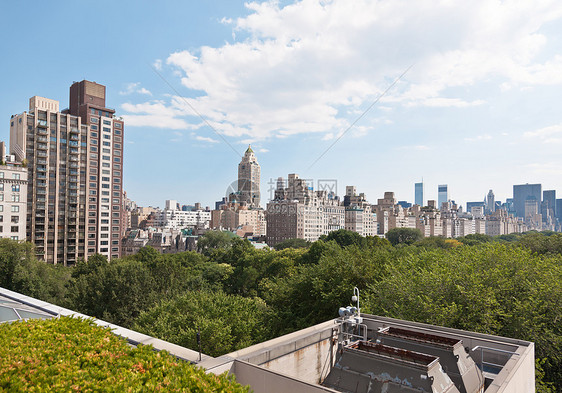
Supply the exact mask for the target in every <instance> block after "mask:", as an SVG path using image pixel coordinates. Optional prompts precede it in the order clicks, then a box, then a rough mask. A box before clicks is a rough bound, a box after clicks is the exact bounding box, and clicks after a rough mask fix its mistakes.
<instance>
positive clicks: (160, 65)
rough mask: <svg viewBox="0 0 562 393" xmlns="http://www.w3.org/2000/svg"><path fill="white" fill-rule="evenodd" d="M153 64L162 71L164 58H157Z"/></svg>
mask: <svg viewBox="0 0 562 393" xmlns="http://www.w3.org/2000/svg"><path fill="white" fill-rule="evenodd" d="M152 66H153V67H154V68H156V70H158V71H161V70H162V60H161V59H156V60H155V61H154V63H152Z"/></svg>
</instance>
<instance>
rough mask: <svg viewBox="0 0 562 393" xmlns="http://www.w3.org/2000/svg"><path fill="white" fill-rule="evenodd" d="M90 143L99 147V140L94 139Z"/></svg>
mask: <svg viewBox="0 0 562 393" xmlns="http://www.w3.org/2000/svg"><path fill="white" fill-rule="evenodd" d="M90 143H91V144H92V145H97V144H98V140H97V139H92V140H91V141H90Z"/></svg>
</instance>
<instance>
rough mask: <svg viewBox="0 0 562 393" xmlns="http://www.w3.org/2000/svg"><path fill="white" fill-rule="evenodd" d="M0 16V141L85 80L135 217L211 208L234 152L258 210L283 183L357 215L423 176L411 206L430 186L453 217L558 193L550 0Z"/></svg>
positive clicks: (51, 5)
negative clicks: (257, 177)
mask: <svg viewBox="0 0 562 393" xmlns="http://www.w3.org/2000/svg"><path fill="white" fill-rule="evenodd" d="M0 13H1V14H2V15H3V16H4V18H3V23H2V24H1V25H0V37H2V38H1V39H0V51H1V53H3V56H2V57H3V61H2V62H0V71H1V72H0V78H1V84H0V86H2V88H1V89H0V117H2V118H4V119H5V123H4V125H5V126H4V127H3V128H2V129H1V130H2V131H1V132H0V139H2V140H5V141H8V140H9V127H8V125H9V123H8V121H9V118H10V115H12V114H15V113H21V112H23V111H24V110H26V109H27V105H28V99H29V98H30V97H31V96H33V95H40V96H44V97H48V98H53V99H57V100H59V101H60V102H61V107H66V106H67V105H68V89H69V87H70V85H71V84H72V82H73V81H79V80H82V79H88V80H93V81H96V82H98V83H102V84H104V85H106V86H107V105H108V106H110V107H113V108H115V109H116V110H117V114H118V115H121V116H123V117H124V118H125V120H126V136H125V139H126V149H125V152H124V154H125V168H124V176H125V179H124V188H125V190H126V191H127V193H128V195H129V197H130V198H131V199H133V200H135V201H137V202H138V203H139V204H140V205H152V206H160V207H163V205H164V200H165V199H176V200H178V201H180V202H181V203H185V204H191V203H194V202H198V201H199V202H202V203H203V205H209V206H212V204H213V203H214V201H216V200H220V199H221V197H222V196H223V195H224V194H225V191H226V189H227V187H228V185H229V184H231V183H232V182H233V181H234V180H235V179H236V176H237V165H238V162H239V161H240V156H239V155H238V154H243V152H244V150H245V149H246V147H247V144H248V143H252V146H253V147H254V150H255V151H256V155H257V157H258V161H259V162H260V164H261V167H262V182H261V187H262V195H263V197H262V203H263V202H264V201H265V200H267V198H268V195H269V194H268V188H269V184H268V183H269V182H270V179H275V178H277V177H278V176H286V175H287V174H288V173H298V174H300V175H301V177H305V178H309V179H315V180H317V179H335V180H337V183H338V190H339V193H340V194H343V192H344V189H345V186H346V185H352V184H353V185H355V186H357V189H358V191H359V192H365V193H366V195H367V198H368V200H369V201H371V202H372V203H375V202H376V199H377V198H381V197H382V195H383V193H384V192H385V191H394V192H395V193H396V196H397V198H398V199H400V200H408V201H413V199H414V186H413V184H414V182H416V181H419V180H420V179H421V178H422V177H423V179H424V181H425V183H426V186H425V189H426V198H429V199H437V185H438V184H442V183H446V184H449V190H450V196H451V198H452V199H454V200H456V201H457V202H462V203H463V204H464V203H465V202H466V201H473V200H482V199H483V198H484V195H485V194H486V193H487V192H488V190H489V189H490V188H491V189H493V190H494V192H495V194H496V199H500V200H502V201H503V200H505V198H508V197H511V196H512V185H513V184H520V183H527V182H529V183H535V182H536V183H542V184H543V189H556V190H557V191H558V192H559V197H562V181H561V179H562V156H561V154H560V148H561V147H562V111H561V109H560V103H561V102H562V89H561V87H562V86H561V85H562V49H561V48H562V23H561V18H562V3H561V2H560V1H503V2H498V1H473V2H466V1H433V0H431V1H429V0H428V1H424V0H422V1H416V2H411V1H408V2H406V1H370V0H369V1H362V0H332V1H312V0H310V1H308V0H307V1H278V2H248V3H244V2H242V1H234V0H228V1H226V0H225V1H219V0H216V1H210V0H207V1H205V0H203V1H168V0H165V1H161V2H154V1H118V2H109V1H58V2H42V1H29V2H25V3H22V2H2V3H1V4H0ZM409 66H412V68H411V69H410V70H409V71H408V73H407V74H406V75H405V76H404V77H403V78H402V79H401V80H400V81H398V82H397V83H396V85H395V86H394V87H393V88H392V89H390V90H389V91H388V93H387V94H386V95H385V96H384V97H382V98H381V99H380V101H379V102H378V103H377V104H376V105H374V106H373V107H372V109H371V110H369V111H368V112H367V113H366V114H365V115H364V116H363V117H362V118H361V119H360V120H359V121H358V122H357V123H356V125H355V126H354V127H352V128H350V129H349V130H348V131H347V132H346V133H345V134H344V135H343V136H342V137H341V139H340V140H339V141H338V142H337V143H336V144H335V145H334V146H333V147H332V148H331V149H330V150H329V151H328V152H327V153H326V154H325V155H324V156H323V157H322V158H321V159H320V160H318V161H317V162H316V163H315V164H314V165H312V166H311V164H313V162H314V161H315V160H316V159H317V158H318V157H320V156H321V155H322V154H323V153H324V152H325V151H326V149H328V148H329V146H330V145H331V144H332V143H333V142H334V141H335V140H336V139H337V138H338V137H339V136H341V134H342V132H344V131H345V130H346V129H348V127H349V126H350V125H351V124H352V123H353V122H354V121H355V120H357V118H359V116H360V115H361V114H363V113H364V112H365V110H367V108H369V106H370V105H371V104H373V102H375V100H376V99H377V97H379V95H380V94H381V93H382V92H383V91H384V90H385V89H386V88H388V86H390V85H391V84H392V82H393V81H394V80H395V79H396V78H397V77H398V76H399V75H400V74H402V73H403V72H404V70H406V69H407V68H408V67H409ZM170 85H171V87H170ZM192 108H195V110H196V111H197V112H198V113H199V114H201V115H202V117H203V118H204V119H205V121H203V120H202V119H201V118H200V117H199V116H197V115H195V114H194V112H193V109H192ZM208 124H210V125H211V127H209V125H208ZM217 133H219V134H220V136H219V135H218V134H217ZM222 138H224V139H226V141H227V142H228V143H225V142H224V141H223V139H222ZM233 150H235V151H236V152H238V154H237V153H235V152H234V151H233Z"/></svg>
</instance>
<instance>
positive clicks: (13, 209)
mask: <svg viewBox="0 0 562 393" xmlns="http://www.w3.org/2000/svg"><path fill="white" fill-rule="evenodd" d="M19 212H20V207H19V206H17V205H12V213H19Z"/></svg>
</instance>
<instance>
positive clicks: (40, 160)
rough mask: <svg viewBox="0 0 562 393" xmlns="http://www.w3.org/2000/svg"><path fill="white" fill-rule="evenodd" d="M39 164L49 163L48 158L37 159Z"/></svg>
mask: <svg viewBox="0 0 562 393" xmlns="http://www.w3.org/2000/svg"><path fill="white" fill-rule="evenodd" d="M37 164H42V165H47V160H42V159H39V160H37Z"/></svg>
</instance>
